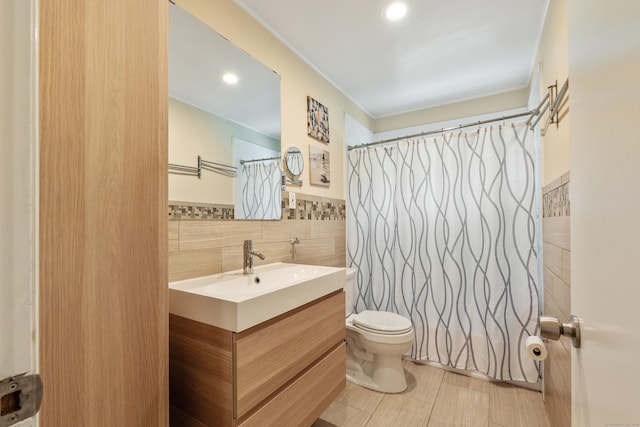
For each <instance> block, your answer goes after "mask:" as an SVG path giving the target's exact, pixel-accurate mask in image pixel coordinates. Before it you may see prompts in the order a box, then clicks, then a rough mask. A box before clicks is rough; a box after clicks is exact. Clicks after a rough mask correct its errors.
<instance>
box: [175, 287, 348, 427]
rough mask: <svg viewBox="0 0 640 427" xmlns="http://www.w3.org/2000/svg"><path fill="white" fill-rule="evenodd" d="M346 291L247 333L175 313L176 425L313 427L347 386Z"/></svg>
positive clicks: (251, 329)
mask: <svg viewBox="0 0 640 427" xmlns="http://www.w3.org/2000/svg"><path fill="white" fill-rule="evenodd" d="M344 312H345V311H344V292H343V291H342V290H339V291H336V292H334V293H332V294H329V295H327V296H325V297H322V298H320V299H317V300H315V301H312V302H310V303H308V304H306V305H304V306H302V307H298V308H296V309H294V310H292V311H289V312H287V313H284V314H282V315H280V316H278V317H276V318H274V319H271V320H268V321H266V322H263V323H261V324H259V325H256V326H254V327H252V328H250V329H247V330H245V331H242V332H238V333H236V332H231V331H228V330H224V329H220V328H217V327H214V326H210V325H206V324H203V323H200V322H196V321H193V320H189V319H186V318H183V317H179V316H175V315H170V318H169V336H170V339H169V342H170V343H169V364H170V367H169V382H170V403H171V425H172V426H242V427H249V426H261V427H264V426H270V425H274V426H279V427H280V426H309V425H311V424H312V423H313V421H315V420H316V419H317V418H318V417H319V416H320V414H322V412H323V411H324V410H325V409H326V408H327V407H328V406H329V404H330V403H331V402H332V401H333V399H335V397H336V396H337V395H338V394H339V393H340V391H342V390H343V389H344V387H345V373H346V352H345V344H344V338H345V323H344Z"/></svg>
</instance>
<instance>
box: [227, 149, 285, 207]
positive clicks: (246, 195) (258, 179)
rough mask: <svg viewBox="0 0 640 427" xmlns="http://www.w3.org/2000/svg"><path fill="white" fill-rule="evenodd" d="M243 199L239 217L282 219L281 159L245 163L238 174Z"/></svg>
mask: <svg viewBox="0 0 640 427" xmlns="http://www.w3.org/2000/svg"><path fill="white" fill-rule="evenodd" d="M238 179H239V183H240V188H241V200H240V204H239V206H238V207H237V208H236V218H237V219H280V218H281V216H282V205H281V203H282V202H281V197H280V194H281V193H280V191H281V186H282V171H281V169H280V160H279V159H275V160H264V161H259V162H251V163H244V164H243V165H242V166H241V168H240V174H239V176H238Z"/></svg>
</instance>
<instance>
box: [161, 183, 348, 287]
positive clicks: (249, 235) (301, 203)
mask: <svg viewBox="0 0 640 427" xmlns="http://www.w3.org/2000/svg"><path fill="white" fill-rule="evenodd" d="M288 198H289V195H288V193H287V192H283V197H282V204H283V218H282V220H281V221H238V220H236V221H221V220H208V219H202V215H201V214H200V213H196V214H186V215H185V214H180V213H177V214H176V213H172V217H171V218H170V221H169V280H170V281H174V280H181V279H187V278H191V277H198V276H204V275H208V274H215V273H220V272H223V271H230V270H237V269H240V268H242V241H243V240H253V247H254V249H256V250H257V251H260V252H262V253H263V254H264V255H265V256H266V259H265V260H264V261H260V259H258V258H257V257H254V261H255V265H256V266H258V265H260V264H268V263H272V262H279V261H280V262H295V263H302V264H317V265H329V266H335V267H344V266H345V262H346V237H345V204H344V200H341V199H328V198H320V197H317V196H308V195H303V194H297V203H296V208H295V209H289V208H288ZM295 237H298V238H300V239H301V240H302V243H300V244H297V245H295V246H296V248H295V249H296V250H295V254H292V252H291V249H292V245H291V239H292V238H295Z"/></svg>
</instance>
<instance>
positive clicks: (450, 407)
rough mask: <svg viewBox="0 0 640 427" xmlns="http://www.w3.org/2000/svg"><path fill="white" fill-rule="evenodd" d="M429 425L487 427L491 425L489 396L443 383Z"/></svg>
mask: <svg viewBox="0 0 640 427" xmlns="http://www.w3.org/2000/svg"><path fill="white" fill-rule="evenodd" d="M428 425H429V427H444V426H451V427H454V426H455V427H472V426H473V427H475V426H482V427H486V426H487V425H489V395H488V394H487V393H483V392H481V391H476V390H470V389H467V388H463V387H459V386H456V385H453V384H449V383H446V382H443V383H442V385H441V386H440V391H439V392H438V398H437V399H436V404H435V406H434V408H433V412H432V413H431V418H430V419H429V424H428Z"/></svg>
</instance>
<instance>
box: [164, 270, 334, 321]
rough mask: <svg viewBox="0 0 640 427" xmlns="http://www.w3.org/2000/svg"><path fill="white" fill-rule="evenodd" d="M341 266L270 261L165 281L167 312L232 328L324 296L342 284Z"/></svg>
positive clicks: (270, 316)
mask: <svg viewBox="0 0 640 427" xmlns="http://www.w3.org/2000/svg"><path fill="white" fill-rule="evenodd" d="M345 278H346V276H345V269H344V268H338V267H324V266H316V265H305V264H288V263H282V262H278V263H274V264H267V265H261V266H258V267H255V268H254V269H253V274H243V273H242V270H236V271H230V272H227V273H221V274H214V275H211V276H203V277H196V278H194V279H187V280H180V281H177V282H171V283H169V312H170V313H172V314H175V315H178V316H182V317H186V318H187V319H191V320H195V321H198V322H202V323H206V324H208V325H212V326H217V327H219V328H222V329H227V330H230V331H234V332H240V331H244V330H245V329H248V328H250V327H252V326H255V325H257V324H259V323H262V322H264V321H266V320H269V319H272V318H274V317H276V316H278V315H280V314H283V313H286V312H287V311H289V310H293V309H294V308H296V307H300V306H301V305H304V304H306V303H308V302H311V301H313V300H315V299H318V298H320V297H322V296H325V295H328V294H330V293H332V292H334V291H336V290H338V289H342V288H343V287H344V284H345Z"/></svg>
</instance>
